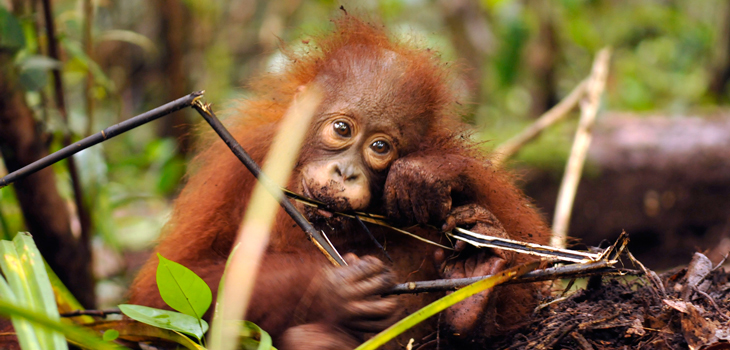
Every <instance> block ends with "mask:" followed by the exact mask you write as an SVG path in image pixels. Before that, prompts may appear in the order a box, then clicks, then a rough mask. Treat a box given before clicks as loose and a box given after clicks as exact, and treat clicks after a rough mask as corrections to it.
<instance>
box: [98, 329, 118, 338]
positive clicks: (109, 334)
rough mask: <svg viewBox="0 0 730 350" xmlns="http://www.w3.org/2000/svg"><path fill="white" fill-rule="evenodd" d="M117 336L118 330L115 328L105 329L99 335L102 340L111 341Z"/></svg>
mask: <svg viewBox="0 0 730 350" xmlns="http://www.w3.org/2000/svg"><path fill="white" fill-rule="evenodd" d="M117 338H119V331H118V330H116V329H107V330H105V331H104V334H103V335H102V336H101V339H104V341H113V340H115V339H117Z"/></svg>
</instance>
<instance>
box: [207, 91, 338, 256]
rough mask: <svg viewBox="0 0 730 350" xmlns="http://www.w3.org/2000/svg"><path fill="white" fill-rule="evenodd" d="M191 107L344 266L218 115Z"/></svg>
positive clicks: (316, 239)
mask: <svg viewBox="0 0 730 350" xmlns="http://www.w3.org/2000/svg"><path fill="white" fill-rule="evenodd" d="M193 108H195V110H196V111H198V113H199V114H200V115H201V116H202V117H203V118H204V119H205V121H206V122H208V124H209V125H210V127H211V128H213V130H215V132H216V133H217V134H218V136H219V137H220V138H221V139H223V142H225V144H226V146H228V148H230V149H231V152H233V154H234V155H235V156H236V157H237V158H238V160H240V161H241V163H243V165H244V166H246V168H247V169H248V171H250V172H251V174H253V175H254V176H255V177H256V178H257V179H258V180H259V182H260V183H261V184H262V185H263V186H264V187H265V188H266V189H267V190H268V191H269V193H271V194H272V195H273V196H274V198H276V199H277V200H278V201H279V204H280V205H281V206H282V207H283V208H284V211H286V213H287V214H289V216H291V218H292V219H293V220H294V222H296V223H297V225H299V227H301V228H302V230H304V232H305V233H306V234H307V236H309V238H310V240H311V241H312V243H314V244H315V245H316V246H317V248H319V249H320V251H322V253H324V254H325V256H327V258H328V259H329V260H330V261H331V262H332V263H333V264H334V265H337V266H345V265H347V263H346V262H345V260H344V259H342V257H341V256H340V254H339V253H338V252H337V250H336V249H335V248H334V246H333V245H332V243H330V241H329V239H327V237H326V236H325V235H324V232H321V231H317V230H316V229H315V228H314V226H312V224H311V223H310V222H309V221H307V219H305V218H304V216H303V215H302V213H300V212H299V210H297V209H296V208H295V207H294V205H293V204H292V203H291V202H290V201H288V200H286V198H285V197H284V193H283V192H282V191H281V189H280V188H279V187H278V186H276V185H275V184H273V183H271V180H269V178H268V177H267V176H266V175H265V174H264V173H262V172H261V168H260V167H259V166H258V164H256V162H255V161H254V160H253V158H251V156H249V155H248V153H247V152H246V150H244V149H243V147H241V145H240V144H239V143H238V141H236V139H235V138H234V137H233V135H231V133H230V132H228V129H226V127H225V126H223V124H222V123H221V122H220V120H219V119H218V117H216V116H215V114H214V113H213V110H212V109H210V106H208V105H206V104H203V103H202V102H200V101H197V102H196V103H194V104H193Z"/></svg>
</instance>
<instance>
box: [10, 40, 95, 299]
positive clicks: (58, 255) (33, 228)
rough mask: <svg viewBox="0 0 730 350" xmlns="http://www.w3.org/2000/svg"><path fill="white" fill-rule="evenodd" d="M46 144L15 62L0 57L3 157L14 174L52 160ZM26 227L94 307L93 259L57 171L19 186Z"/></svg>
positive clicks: (43, 172)
mask: <svg viewBox="0 0 730 350" xmlns="http://www.w3.org/2000/svg"><path fill="white" fill-rule="evenodd" d="M46 139H47V137H45V136H44V135H43V133H42V132H41V130H40V128H39V125H38V123H37V122H36V121H35V119H34V118H33V112H32V111H31V110H30V108H29V107H28V106H27V105H26V103H25V97H24V92H23V90H22V89H21V88H20V86H18V84H17V74H16V71H15V67H14V65H13V60H12V57H11V56H10V55H8V54H6V53H2V52H0V153H1V154H2V157H3V160H4V162H5V166H6V167H7V168H8V171H11V172H12V171H15V170H17V169H20V168H21V167H23V166H25V165H27V164H30V163H32V162H34V161H36V160H38V159H40V158H41V157H44V156H46V155H48V150H47V149H46ZM11 187H14V189H15V193H16V195H17V197H18V202H20V207H21V210H22V211H23V216H24V218H25V223H26V227H27V228H28V230H29V231H30V233H31V234H32V235H33V239H34V241H35V243H36V245H37V246H38V249H39V250H40V252H41V254H42V255H43V257H44V258H45V259H46V261H47V262H48V264H49V265H50V266H51V268H52V269H53V271H55V272H56V274H57V275H58V277H59V278H60V279H61V281H62V282H63V283H64V284H65V285H66V287H68V289H69V290H70V291H71V292H72V293H73V294H74V296H76V298H78V300H79V301H80V302H81V304H82V305H84V306H85V307H93V306H94V305H95V302H94V279H93V276H92V270H91V255H90V253H89V252H88V251H87V250H86V249H82V247H81V243H80V242H79V240H78V239H77V238H76V237H74V236H73V234H72V232H71V225H70V216H69V212H68V208H67V206H66V203H65V202H64V200H63V198H61V196H60V195H59V193H58V190H57V188H56V177H55V175H54V173H53V169H51V168H46V169H44V170H41V171H39V172H38V173H36V174H33V175H31V176H29V177H27V178H25V179H23V180H20V181H18V182H16V183H15V184H14V185H12V186H11Z"/></svg>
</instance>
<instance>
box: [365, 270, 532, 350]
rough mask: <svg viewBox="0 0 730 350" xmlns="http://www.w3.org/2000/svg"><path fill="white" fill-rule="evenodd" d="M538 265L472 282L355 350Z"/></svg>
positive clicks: (367, 348)
mask: <svg viewBox="0 0 730 350" xmlns="http://www.w3.org/2000/svg"><path fill="white" fill-rule="evenodd" d="M539 265H540V262H539V261H535V262H531V263H527V264H524V265H520V266H517V267H513V268H511V269H508V270H504V271H502V272H500V273H498V274H496V275H493V276H491V277H488V278H485V279H483V280H479V281H477V282H474V283H472V284H470V285H468V286H466V287H464V288H461V289H459V290H457V291H455V292H453V293H451V294H449V295H447V296H445V297H443V298H441V299H439V300H436V301H434V302H433V303H431V304H428V305H426V306H425V307H423V308H422V309H420V310H418V311H416V312H414V313H413V314H410V315H408V316H407V317H405V318H404V319H402V320H400V321H398V322H397V323H396V324H394V325H392V326H390V327H388V328H387V329H385V330H384V331H382V332H380V333H378V334H377V335H376V336H374V337H372V338H370V339H369V340H368V341H366V342H364V343H362V344H360V346H358V347H357V348H355V350H375V349H377V348H379V347H380V346H382V345H383V344H385V343H387V342H388V341H389V340H391V339H393V338H395V337H396V336H398V335H399V334H401V333H403V332H405V331H406V330H408V329H410V328H411V327H413V326H415V325H417V324H419V323H421V321H423V320H425V319H427V318H429V317H431V316H433V315H435V314H437V313H439V312H440V311H443V310H444V309H446V308H448V307H449V306H451V305H454V304H456V303H458V302H460V301H462V300H464V299H466V298H468V297H470V296H472V295H474V294H477V293H479V292H482V291H485V290H487V289H489V288H493V287H495V286H497V285H499V284H502V283H504V282H506V281H509V280H511V279H513V278H515V277H519V276H522V275H524V274H526V273H528V272H530V271H532V270H534V269H536V268H537V267H538V266H539Z"/></svg>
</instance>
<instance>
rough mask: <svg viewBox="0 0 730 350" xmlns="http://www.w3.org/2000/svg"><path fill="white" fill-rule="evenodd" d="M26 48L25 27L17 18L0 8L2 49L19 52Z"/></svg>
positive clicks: (0, 40) (0, 46)
mask: <svg viewBox="0 0 730 350" xmlns="http://www.w3.org/2000/svg"><path fill="white" fill-rule="evenodd" d="M23 47H25V36H24V35H23V27H22V26H21V25H20V22H19V21H18V19H17V18H15V16H13V14H12V13H10V12H8V10H7V9H6V8H5V7H4V6H0V49H4V50H11V51H17V50H20V49H22V48H23Z"/></svg>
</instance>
